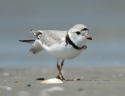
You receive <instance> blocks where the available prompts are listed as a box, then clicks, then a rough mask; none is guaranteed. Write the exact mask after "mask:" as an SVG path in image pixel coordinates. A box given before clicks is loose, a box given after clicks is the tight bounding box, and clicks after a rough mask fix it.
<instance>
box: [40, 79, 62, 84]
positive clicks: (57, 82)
mask: <svg viewBox="0 0 125 96" xmlns="http://www.w3.org/2000/svg"><path fill="white" fill-rule="evenodd" d="M41 83H42V84H61V83H63V81H62V80H60V79H57V78H51V79H47V80H44V81H42V82H41Z"/></svg>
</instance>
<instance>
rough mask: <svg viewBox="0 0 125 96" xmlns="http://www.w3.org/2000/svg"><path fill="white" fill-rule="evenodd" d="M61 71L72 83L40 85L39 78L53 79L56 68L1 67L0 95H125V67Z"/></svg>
mask: <svg viewBox="0 0 125 96" xmlns="http://www.w3.org/2000/svg"><path fill="white" fill-rule="evenodd" d="M62 72H63V74H64V77H65V79H67V80H69V81H64V82H63V83H62V84H41V83H40V82H41V81H42V80H36V79H38V78H41V79H50V78H54V77H55V76H56V75H57V69H56V68H37V67H35V68H8V69H7V68H6V69H2V68H1V69H0V96H125V67H77V68H76V67H73V68H65V67H64V68H63V71H62ZM76 79H80V80H77V81H75V80H76ZM70 80H71V81H70ZM73 80H74V81H73Z"/></svg>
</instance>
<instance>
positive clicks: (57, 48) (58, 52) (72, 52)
mask: <svg viewBox="0 0 125 96" xmlns="http://www.w3.org/2000/svg"><path fill="white" fill-rule="evenodd" d="M65 45H66V43H65V42H63V43H61V44H59V45H54V46H51V47H50V50H49V51H48V52H49V54H50V55H52V56H53V57H55V58H57V59H72V58H75V57H76V56H78V55H79V54H80V53H81V52H82V50H77V49H74V48H73V47H72V45H69V44H68V45H66V46H65Z"/></svg>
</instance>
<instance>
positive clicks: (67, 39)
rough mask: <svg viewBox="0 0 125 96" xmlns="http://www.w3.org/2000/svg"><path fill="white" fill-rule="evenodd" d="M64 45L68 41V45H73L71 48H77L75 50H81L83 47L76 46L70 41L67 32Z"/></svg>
mask: <svg viewBox="0 0 125 96" xmlns="http://www.w3.org/2000/svg"><path fill="white" fill-rule="evenodd" d="M65 40H66V45H67V44H68V43H69V44H70V45H72V46H73V48H75V49H77V50H81V49H83V47H84V46H82V47H78V46H76V45H75V44H74V43H73V42H72V41H71V39H70V38H69V35H68V34H67V35H66V39H65Z"/></svg>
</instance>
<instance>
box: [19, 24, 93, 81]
mask: <svg viewBox="0 0 125 96" xmlns="http://www.w3.org/2000/svg"><path fill="white" fill-rule="evenodd" d="M31 33H33V34H34V35H35V37H36V39H35V40H19V41H20V42H25V43H29V44H32V48H31V49H30V50H29V51H30V52H32V53H33V54H37V53H39V52H41V51H42V50H46V51H47V52H48V53H49V54H50V55H51V56H52V57H54V58H55V59H56V64H57V69H58V75H57V76H56V78H58V79H60V80H62V81H63V80H66V79H65V78H64V76H63V74H62V72H61V70H62V67H63V65H64V61H65V59H73V58H75V57H77V56H78V55H79V54H80V53H81V52H82V51H83V50H86V49H87V45H86V44H85V43H86V41H87V40H92V37H91V36H90V35H89V29H88V28H87V27H86V26H85V25H83V24H76V25H74V26H73V27H71V28H70V29H69V30H65V31H61V30H33V29H32V30H31ZM60 59H61V60H62V61H61V64H60V65H59V60H60Z"/></svg>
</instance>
